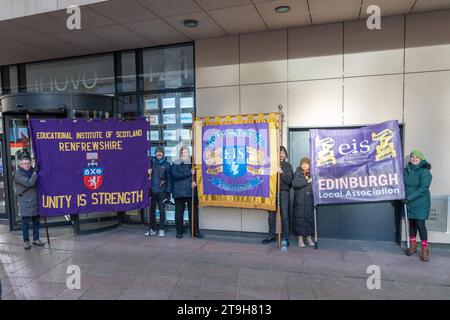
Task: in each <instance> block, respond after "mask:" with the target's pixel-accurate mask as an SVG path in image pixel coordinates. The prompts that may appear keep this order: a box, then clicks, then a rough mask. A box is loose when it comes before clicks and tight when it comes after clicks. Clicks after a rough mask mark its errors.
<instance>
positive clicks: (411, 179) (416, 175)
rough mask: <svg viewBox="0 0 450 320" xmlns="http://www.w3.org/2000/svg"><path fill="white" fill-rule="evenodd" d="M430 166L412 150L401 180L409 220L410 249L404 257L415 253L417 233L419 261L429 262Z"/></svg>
mask: <svg viewBox="0 0 450 320" xmlns="http://www.w3.org/2000/svg"><path fill="white" fill-rule="evenodd" d="M430 170H431V164H430V163H428V162H427V161H426V159H425V156H424V154H423V153H422V152H420V151H418V150H414V151H412V152H411V154H410V161H409V163H408V165H407V166H406V168H405V170H404V173H403V179H404V182H405V191H406V199H404V200H403V203H404V204H406V208H407V212H408V220H409V237H410V247H409V248H408V250H407V251H406V255H408V256H411V255H413V254H415V253H416V252H417V241H416V236H417V232H419V236H420V240H421V244H422V253H421V256H420V259H421V260H422V261H424V262H427V261H429V248H428V232H427V228H426V225H425V221H426V220H427V219H428V217H429V214H430V209H431V196H430V185H431V180H432V175H431V172H430Z"/></svg>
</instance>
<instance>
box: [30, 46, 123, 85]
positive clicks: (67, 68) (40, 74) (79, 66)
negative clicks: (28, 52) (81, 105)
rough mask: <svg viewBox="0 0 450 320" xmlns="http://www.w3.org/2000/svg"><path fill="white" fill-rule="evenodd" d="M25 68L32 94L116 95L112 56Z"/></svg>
mask: <svg viewBox="0 0 450 320" xmlns="http://www.w3.org/2000/svg"><path fill="white" fill-rule="evenodd" d="M25 68H26V79H27V91H28V92H84V93H103V94H106V93H114V92H115V89H114V58H113V55H112V54H108V55H100V56H95V57H85V58H75V59H65V60H60V61H54V62H42V63H30V64H27V65H26V66H25Z"/></svg>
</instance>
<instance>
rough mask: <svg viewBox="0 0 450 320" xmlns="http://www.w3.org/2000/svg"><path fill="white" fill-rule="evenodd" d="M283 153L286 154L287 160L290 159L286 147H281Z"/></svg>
mask: <svg viewBox="0 0 450 320" xmlns="http://www.w3.org/2000/svg"><path fill="white" fill-rule="evenodd" d="M281 151H284V153H285V154H286V158H287V157H288V153H287V150H286V148H285V147H284V146H280V152H281Z"/></svg>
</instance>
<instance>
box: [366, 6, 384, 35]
mask: <svg viewBox="0 0 450 320" xmlns="http://www.w3.org/2000/svg"><path fill="white" fill-rule="evenodd" d="M366 13H367V14H370V16H369V17H367V21H366V25H367V29H369V30H380V29H381V8H380V7H379V6H377V5H374V4H373V5H370V6H368V7H367V10H366Z"/></svg>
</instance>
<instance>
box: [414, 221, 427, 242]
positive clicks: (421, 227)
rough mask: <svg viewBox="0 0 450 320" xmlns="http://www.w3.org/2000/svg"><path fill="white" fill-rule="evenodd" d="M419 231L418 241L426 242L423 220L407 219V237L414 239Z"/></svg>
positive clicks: (425, 229)
mask: <svg viewBox="0 0 450 320" xmlns="http://www.w3.org/2000/svg"><path fill="white" fill-rule="evenodd" d="M417 231H419V236H420V240H427V241H428V232H427V227H426V225H425V220H419V219H409V236H410V237H415V236H416V235H417Z"/></svg>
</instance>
